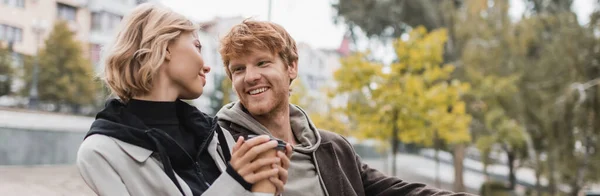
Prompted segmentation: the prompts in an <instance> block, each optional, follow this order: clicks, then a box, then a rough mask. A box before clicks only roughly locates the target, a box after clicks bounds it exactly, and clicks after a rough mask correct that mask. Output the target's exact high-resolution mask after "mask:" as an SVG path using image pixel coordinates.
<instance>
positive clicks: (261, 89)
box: [250, 88, 267, 95]
mask: <svg viewBox="0 0 600 196" xmlns="http://www.w3.org/2000/svg"><path fill="white" fill-rule="evenodd" d="M266 90H267V88H259V89H255V90H251V91H250V94H251V95H256V94H258V93H262V92H265V91H266Z"/></svg>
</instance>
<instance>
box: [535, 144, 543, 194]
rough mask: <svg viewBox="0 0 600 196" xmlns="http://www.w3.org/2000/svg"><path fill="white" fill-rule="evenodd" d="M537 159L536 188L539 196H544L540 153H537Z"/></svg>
mask: <svg viewBox="0 0 600 196" xmlns="http://www.w3.org/2000/svg"><path fill="white" fill-rule="evenodd" d="M535 159H536V168H535V190H536V192H537V196H542V185H541V184H540V176H541V175H542V171H541V170H542V164H541V163H540V162H541V161H540V156H539V154H537V153H536V154H535Z"/></svg>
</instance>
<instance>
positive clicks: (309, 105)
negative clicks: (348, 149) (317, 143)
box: [290, 78, 352, 136]
mask: <svg viewBox="0 0 600 196" xmlns="http://www.w3.org/2000/svg"><path fill="white" fill-rule="evenodd" d="M291 89H292V91H291V96H290V103H292V104H296V105H298V106H300V107H301V108H302V109H304V110H305V112H306V113H307V114H308V116H309V117H310V119H311V121H312V122H313V124H314V125H315V126H316V127H317V128H318V129H322V130H327V131H332V132H335V133H339V134H342V135H346V136H349V135H351V134H352V133H351V132H350V129H349V127H348V125H347V124H346V123H344V120H343V117H344V116H343V113H341V112H340V111H339V109H337V108H334V107H333V106H332V104H331V97H330V96H327V97H321V99H319V98H317V97H313V96H311V95H310V93H308V92H307V90H306V86H305V85H304V83H303V82H302V80H301V79H300V78H298V79H295V80H294V82H293V83H292V86H291ZM316 102H318V103H321V104H314V103H316Z"/></svg>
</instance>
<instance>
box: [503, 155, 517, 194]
mask: <svg viewBox="0 0 600 196" xmlns="http://www.w3.org/2000/svg"><path fill="white" fill-rule="evenodd" d="M506 155H507V158H508V181H509V188H510V189H511V190H514V189H515V186H516V184H517V177H516V176H515V158H516V157H515V153H514V152H510V151H507V152H506Z"/></svg>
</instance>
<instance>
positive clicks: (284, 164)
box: [277, 151, 290, 169]
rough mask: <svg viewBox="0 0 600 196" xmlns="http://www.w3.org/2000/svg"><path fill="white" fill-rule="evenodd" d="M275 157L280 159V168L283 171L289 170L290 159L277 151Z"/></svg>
mask: <svg viewBox="0 0 600 196" xmlns="http://www.w3.org/2000/svg"><path fill="white" fill-rule="evenodd" d="M277 157H279V158H280V159H281V167H283V168H285V169H288V168H290V159H289V158H288V157H287V156H286V155H285V154H284V153H283V152H281V151H278V152H277Z"/></svg>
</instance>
